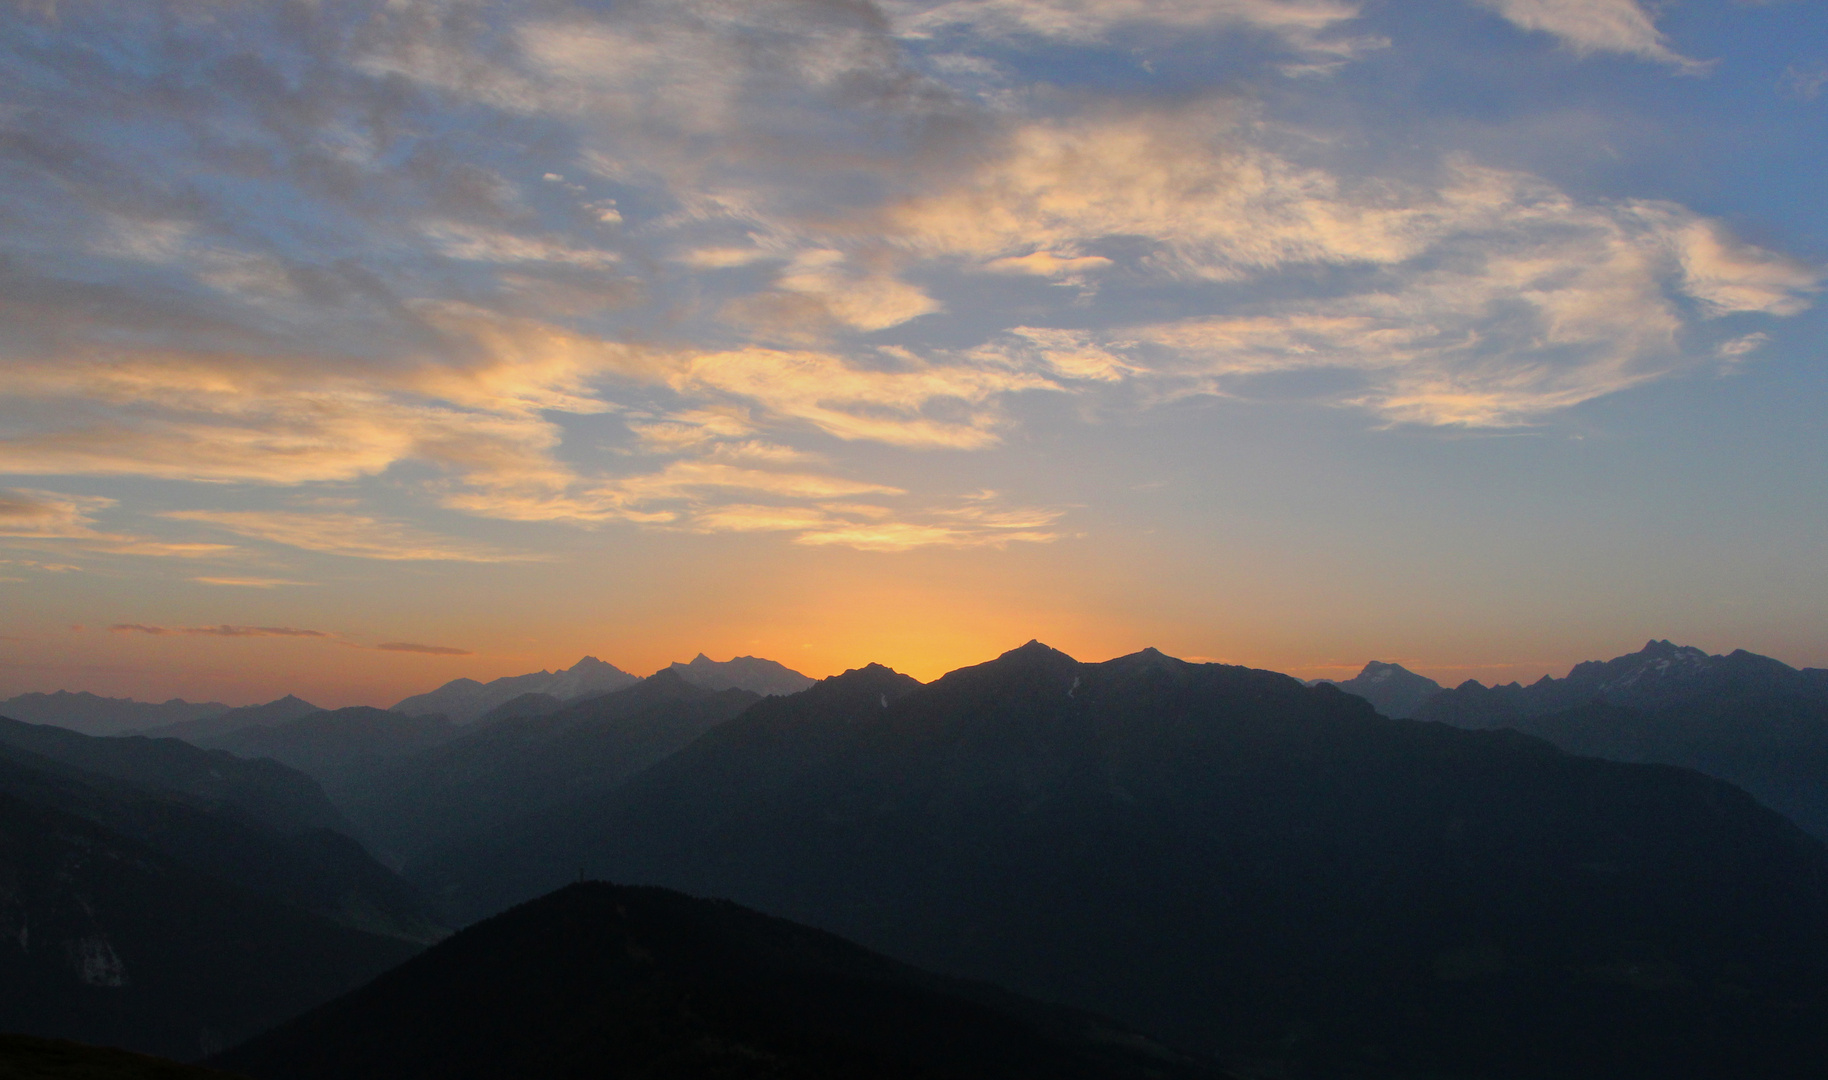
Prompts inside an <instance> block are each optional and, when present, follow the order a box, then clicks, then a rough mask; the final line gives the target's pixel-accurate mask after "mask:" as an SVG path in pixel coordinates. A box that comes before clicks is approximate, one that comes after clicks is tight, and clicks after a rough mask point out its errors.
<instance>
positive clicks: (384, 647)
mask: <svg viewBox="0 0 1828 1080" xmlns="http://www.w3.org/2000/svg"><path fill="white" fill-rule="evenodd" d="M375 648H377V649H380V650H381V651H383V652H410V653H424V654H426V655H427V656H475V655H476V654H475V653H473V652H471V651H470V650H468V649H454V648H452V647H451V646H449V645H415V644H413V643H412V642H410V641H386V642H382V643H381V644H379V645H376V646H375Z"/></svg>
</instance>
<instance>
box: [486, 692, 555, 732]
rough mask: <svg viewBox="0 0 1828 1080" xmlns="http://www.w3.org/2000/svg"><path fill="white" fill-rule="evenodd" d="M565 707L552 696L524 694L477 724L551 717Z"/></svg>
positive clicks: (506, 702)
mask: <svg viewBox="0 0 1828 1080" xmlns="http://www.w3.org/2000/svg"><path fill="white" fill-rule="evenodd" d="M564 707H565V703H564V702H563V701H560V700H559V699H558V698H555V697H553V696H552V695H551V694H522V695H521V696H519V697H516V698H509V699H508V700H506V701H504V702H502V703H501V704H500V705H497V706H495V707H494V708H493V709H490V710H489V711H488V712H486V713H483V714H482V715H481V716H480V717H478V718H477V720H476V724H477V726H479V727H481V726H484V725H488V724H493V723H494V722H495V721H497V720H520V719H524V718H526V717H529V716H551V715H552V714H553V713H555V712H558V711H559V710H560V709H562V708H564Z"/></svg>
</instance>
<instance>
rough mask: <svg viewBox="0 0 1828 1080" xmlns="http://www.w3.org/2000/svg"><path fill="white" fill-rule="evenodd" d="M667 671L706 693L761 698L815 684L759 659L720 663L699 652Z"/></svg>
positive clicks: (742, 658)
mask: <svg viewBox="0 0 1828 1080" xmlns="http://www.w3.org/2000/svg"><path fill="white" fill-rule="evenodd" d="M668 670H670V671H673V672H675V673H676V674H678V675H679V677H680V678H682V679H684V680H685V681H687V682H689V683H692V684H693V685H695V686H702V687H704V688H705V689H706V690H747V691H749V692H750V693H752V694H760V695H762V696H763V697H767V696H769V695H770V694H797V693H799V692H800V691H802V690H804V689H806V688H807V687H809V686H811V685H812V684H813V683H815V682H817V681H818V680H817V679H812V678H808V677H807V676H805V675H802V674H800V673H799V672H797V671H795V670H793V669H792V668H790V667H787V666H785V665H782V664H777V663H775V662H774V661H773V660H764V659H762V658H761V657H759V656H738V657H736V658H735V659H733V660H725V661H723V662H722V663H719V662H718V661H716V660H713V659H711V658H710V657H708V656H706V655H705V654H704V653H699V654H698V655H697V656H694V657H693V658H692V662H691V663H689V664H681V663H679V662H678V661H674V662H673V664H672V666H671V667H670V668H669V669H668Z"/></svg>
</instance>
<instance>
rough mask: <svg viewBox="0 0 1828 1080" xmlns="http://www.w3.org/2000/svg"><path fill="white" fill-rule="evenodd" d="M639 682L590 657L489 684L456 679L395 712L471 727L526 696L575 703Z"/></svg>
mask: <svg viewBox="0 0 1828 1080" xmlns="http://www.w3.org/2000/svg"><path fill="white" fill-rule="evenodd" d="M636 681H637V680H636V676H633V675H630V674H629V673H628V672H626V671H623V670H622V669H621V668H618V667H616V666H615V665H614V664H609V663H605V662H604V661H602V660H598V659H597V658H596V657H594V656H586V657H584V658H583V659H582V660H579V661H578V662H577V663H575V664H573V665H572V666H571V667H569V668H564V669H562V670H559V671H536V672H533V673H532V674H530V675H509V676H505V677H503V678H500V679H493V680H490V681H489V682H486V683H482V682H477V681H476V680H475V679H453V680H451V681H450V682H447V683H445V684H444V685H443V686H440V687H439V688H438V689H436V690H433V691H431V692H430V693H426V694H415V695H413V696H412V697H409V698H407V699H405V700H404V701H401V702H400V703H398V704H397V705H395V706H394V707H393V709H394V711H395V712H399V713H405V714H407V715H408V716H432V715H437V716H443V717H445V718H446V719H448V720H450V721H451V722H453V723H457V724H468V723H470V722H472V721H474V720H477V719H479V718H481V717H482V715H483V714H484V713H487V712H488V711H489V710H490V709H493V708H495V707H496V706H497V705H500V704H502V703H504V702H506V701H510V700H512V699H514V698H517V697H520V696H521V695H522V694H547V695H550V696H552V697H555V698H558V699H559V700H560V701H571V700H574V699H576V698H582V697H591V696H594V695H596V694H607V693H609V692H610V691H612V690H620V689H622V688H623V687H626V686H629V685H631V684H633V683H634V682H636Z"/></svg>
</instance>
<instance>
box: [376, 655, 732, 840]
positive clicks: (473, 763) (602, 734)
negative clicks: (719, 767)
mask: <svg viewBox="0 0 1828 1080" xmlns="http://www.w3.org/2000/svg"><path fill="white" fill-rule="evenodd" d="M516 700H517V701H524V698H521V699H516ZM758 700H760V699H759V698H758V697H757V696H756V695H755V694H752V693H750V692H748V691H746V690H719V691H712V690H706V689H702V688H701V687H698V686H695V685H693V684H692V683H689V682H687V681H686V680H684V679H683V678H681V677H680V676H679V675H678V674H676V673H675V672H674V671H672V670H670V669H663V670H661V671H660V672H658V673H656V674H654V675H652V676H650V677H648V678H646V679H643V680H642V681H641V682H638V683H636V684H634V685H633V686H630V687H628V688H627V689H624V690H618V691H615V692H614V693H610V694H605V695H603V696H601V697H594V698H587V699H585V700H583V701H579V702H577V703H575V704H572V705H568V706H562V707H561V708H559V709H558V710H557V711H555V712H553V713H551V714H545V715H533V716H521V717H515V716H504V717H502V718H500V719H499V720H496V721H494V722H491V723H488V724H477V725H473V726H472V727H471V728H469V729H466V730H465V731H464V733H463V734H462V735H461V736H460V737H458V738H456V739H454V740H452V741H450V742H448V743H445V744H443V745H441V746H437V747H435V748H432V749H430V750H427V751H425V752H423V753H419V754H416V755H412V756H409V757H403V758H400V759H398V760H396V761H394V762H393V763H392V764H391V765H390V766H389V767H387V768H385V769H383V770H380V771H377V772H375V773H374V774H372V775H371V777H370V778H369V779H368V780H367V781H366V782H364V783H363V784H361V785H360V786H358V787H356V788H353V789H352V790H350V791H349V792H348V793H347V795H346V796H345V799H344V805H345V806H346V807H347V808H348V811H349V813H350V814H351V816H352V817H353V818H354V819H355V821H356V823H357V825H358V827H360V828H361V829H362V830H363V833H364V835H366V836H369V837H371V838H373V839H374V841H375V842H376V843H378V844H380V845H381V846H383V847H384V848H386V849H387V850H389V851H391V852H394V853H396V854H397V855H399V856H401V857H403V858H406V859H409V860H410V859H416V858H420V857H423V856H425V855H426V854H428V853H430V852H432V851H435V850H438V849H441V848H444V847H449V846H452V845H459V846H462V845H468V844H475V843H479V842H481V841H482V840H483V839H484V838H485V837H488V836H490V835H493V834H495V833H496V832H497V831H499V829H500V828H501V827H502V826H503V825H504V824H505V823H508V822H512V821H514V820H515V819H517V818H519V817H521V816H523V815H525V814H528V813H531V812H534V811H537V810H540V809H543V808H546V807H549V806H553V805H558V804H563V803H566V802H574V801H577V800H579V799H582V798H586V797H589V796H592V795H596V794H600V793H602V792H605V791H608V790H610V789H612V788H614V787H615V786H616V785H618V784H620V783H621V782H622V781H623V780H625V779H627V778H628V777H630V776H632V775H634V774H635V773H637V772H639V771H641V770H642V769H645V768H647V767H648V766H650V765H652V764H654V763H655V762H657V761H660V760H661V759H662V758H664V757H666V756H667V755H668V754H671V753H673V752H674V751H676V750H679V749H680V748H681V747H684V746H686V745H687V744H688V743H690V742H692V741H693V740H694V739H696V738H698V737H699V736H700V735H703V734H704V733H705V732H707V731H709V730H711V729H712V728H714V727H716V726H717V725H719V724H721V723H723V722H725V721H727V720H729V719H731V718H733V717H735V716H736V715H737V714H739V713H741V712H742V711H743V710H744V709H747V708H748V707H749V706H750V705H751V704H753V703H755V702H756V701H758ZM509 704H512V703H509ZM504 707H505V706H504Z"/></svg>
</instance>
